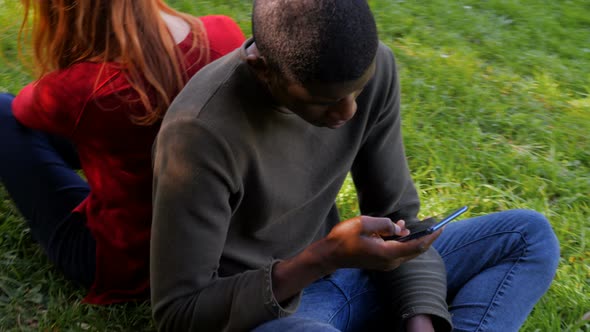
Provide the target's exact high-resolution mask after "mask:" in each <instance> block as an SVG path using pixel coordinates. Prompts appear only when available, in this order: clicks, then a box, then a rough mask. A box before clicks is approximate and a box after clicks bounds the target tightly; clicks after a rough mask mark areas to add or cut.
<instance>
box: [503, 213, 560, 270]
mask: <svg viewBox="0 0 590 332" xmlns="http://www.w3.org/2000/svg"><path fill="white" fill-rule="evenodd" d="M513 213H515V214H516V216H515V217H516V218H517V219H518V220H520V221H521V222H522V223H523V227H524V228H525V232H524V234H525V239H526V241H527V242H529V247H530V248H531V250H537V251H538V253H537V254H538V255H541V256H543V261H544V263H545V264H547V266H548V268H549V269H556V268H557V265H558V263H559V241H558V240H557V236H556V235H555V232H554V231H553V227H552V226H551V223H550V222H549V220H548V219H547V218H546V217H545V216H544V215H543V214H541V213H539V212H536V211H533V210H513Z"/></svg>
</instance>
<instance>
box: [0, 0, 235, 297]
mask: <svg viewBox="0 0 590 332" xmlns="http://www.w3.org/2000/svg"><path fill="white" fill-rule="evenodd" d="M23 4H24V8H25V18H24V21H23V26H25V25H26V23H27V22H28V21H29V20H28V16H29V15H33V16H32V41H33V49H34V56H35V63H36V65H37V68H38V69H39V79H38V80H37V81H35V82H33V83H31V84H29V85H28V86H26V87H25V88H24V89H23V90H22V91H21V92H20V93H19V94H18V95H17V96H16V97H13V96H11V95H8V94H2V95H0V159H1V160H2V162H1V163H0V180H1V181H2V183H3V184H4V186H5V188H6V190H7V191H8V193H9V194H10V195H11V197H12V198H13V200H14V202H15V204H16V206H17V207H18V209H19V211H20V212H21V213H22V215H23V216H24V218H25V220H26V221H27V223H28V225H29V227H30V228H31V234H32V236H33V238H34V239H35V240H36V241H38V242H39V243H40V245H41V246H42V248H43V249H44V251H45V252H46V253H47V255H48V257H49V258H50V260H51V261H52V262H53V263H55V264H56V265H57V266H58V267H59V268H60V269H61V270H62V271H63V272H64V274H65V275H66V277H67V278H69V279H71V280H74V281H76V282H79V283H81V284H82V285H84V286H86V287H88V288H89V291H88V294H87V296H86V297H85V299H84V300H85V301H86V302H88V303H95V304H108V303H115V302H124V301H129V300H135V299H144V298H147V297H148V296H149V281H148V276H149V271H148V259H149V257H148V256H149V238H150V222H151V209H152V207H151V179H152V170H151V146H152V142H153V140H154V138H155V136H156V134H157V132H158V129H159V126H160V121H161V119H162V117H163V115H164V113H165V111H166V109H167V107H168V106H169V104H170V102H171V101H172V100H173V98H174V97H175V96H176V94H177V93H178V92H179V91H180V90H181V89H182V87H183V86H184V84H185V83H186V82H187V81H188V79H189V78H190V77H191V76H192V75H193V74H195V72H197V71H198V70H199V69H200V68H202V67H203V66H204V65H205V64H207V63H209V62H211V61H213V60H215V59H217V58H219V57H221V56H222V55H224V54H226V53H228V52H230V51H232V50H233V49H235V48H236V47H238V46H240V45H241V44H242V42H243V41H244V35H243V33H242V32H241V30H240V29H239V27H238V26H237V25H236V24H235V22H234V21H232V20H231V19H229V18H227V17H224V16H204V17H200V18H195V17H192V16H190V15H187V14H183V13H180V12H178V11H175V10H173V9H172V8H170V7H169V6H167V5H166V4H165V3H164V2H163V1H162V0H141V1H137V0H93V1H75V0H44V1H35V0H23ZM23 31H24V30H21V33H22V32H23ZM79 168H81V169H82V170H83V173H84V176H85V178H86V180H87V181H86V180H84V179H83V178H82V177H80V175H79V174H78V173H77V172H76V171H75V170H76V169H79Z"/></svg>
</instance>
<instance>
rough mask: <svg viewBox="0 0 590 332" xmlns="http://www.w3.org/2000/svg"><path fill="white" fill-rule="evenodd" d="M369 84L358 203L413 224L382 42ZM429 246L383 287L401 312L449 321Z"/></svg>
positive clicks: (415, 201) (416, 203)
mask: <svg viewBox="0 0 590 332" xmlns="http://www.w3.org/2000/svg"><path fill="white" fill-rule="evenodd" d="M371 84H374V86H373V88H372V89H369V91H368V93H373V94H375V95H377V96H372V99H371V100H374V103H373V104H372V105H370V107H372V109H371V112H375V114H376V115H375V116H374V119H373V123H372V125H371V126H370V128H369V129H368V132H367V133H366V139H365V141H364V142H363V146H362V148H361V150H360V152H359V154H358V155H357V157H356V159H355V162H354V165H353V169H352V177H353V180H354V183H355V186H356V188H357V193H358V196H359V206H360V209H361V212H362V214H366V215H373V216H387V217H390V218H391V219H392V220H393V221H397V220H399V219H404V220H405V221H406V222H407V223H408V226H409V227H410V229H413V227H414V226H417V225H416V224H417V223H419V222H418V219H417V214H418V210H419V208H420V200H419V198H418V194H417V191H416V188H415V186H414V183H413V181H412V178H411V175H410V171H409V168H408V163H407V160H406V155H405V151H404V146H403V140H402V132H401V117H400V85H399V79H398V76H397V70H396V67H395V60H394V58H393V54H392V52H391V51H390V50H389V49H388V48H387V47H385V46H384V45H381V46H380V49H379V53H378V57H377V72H376V75H375V77H374V78H373V82H372V83H371ZM379 94H382V95H383V96H379ZM431 251H432V253H430V254H428V255H422V256H419V257H417V258H416V259H414V260H412V261H411V262H409V263H406V264H405V265H402V267H400V268H398V269H396V270H395V276H396V278H395V280H393V279H392V281H393V282H391V283H390V285H389V286H386V287H387V288H388V289H392V292H391V293H390V296H391V300H392V301H394V300H395V301H396V303H397V304H398V305H397V306H396V310H397V314H398V315H399V316H400V317H404V318H406V317H410V316H414V315H417V314H421V313H424V314H430V315H436V316H438V317H439V318H440V319H442V320H449V314H448V310H447V305H446V303H445V297H446V271H445V268H444V263H443V261H442V259H440V257H439V256H438V254H437V253H436V252H435V250H434V249H431ZM441 299H442V300H441ZM449 324H450V321H449Z"/></svg>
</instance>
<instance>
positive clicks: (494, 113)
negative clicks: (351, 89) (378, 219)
mask: <svg viewBox="0 0 590 332" xmlns="http://www.w3.org/2000/svg"><path fill="white" fill-rule="evenodd" d="M369 2H370V4H371V6H372V8H373V10H374V12H375V16H376V18H377V22H378V25H379V29H380V36H381V39H382V40H383V41H384V42H385V43H386V44H388V45H389V46H391V47H392V49H393V50H394V52H395V54H396V56H397V59H398V64H399V67H400V72H401V79H402V105H403V106H402V107H403V130H404V138H405V142H406V148H407V154H408V156H409V163H410V166H411V169H412V172H413V176H414V179H415V182H416V185H417V186H418V189H419V192H420V195H421V198H422V201H423V212H424V213H425V214H434V213H437V212H442V211H444V210H447V209H449V208H452V207H455V206H457V205H459V204H467V205H469V206H470V207H471V209H470V212H469V213H470V215H471V216H474V215H480V214H484V213H489V212H492V211H497V210H503V209H509V208H531V209H535V210H538V211H540V212H542V213H544V214H545V215H547V216H548V217H549V219H550V220H551V222H552V224H553V226H554V228H555V231H556V233H557V236H558V238H559V240H560V242H561V257H562V258H561V264H560V266H559V270H558V273H557V276H556V278H555V281H554V283H553V284H552V286H551V288H550V290H549V292H548V293H547V294H546V295H545V296H544V297H543V298H542V300H541V301H540V302H539V303H538V305H537V306H536V307H535V309H534V311H533V313H532V314H531V316H530V317H529V319H528V320H527V322H526V324H525V326H524V327H523V329H522V331H588V330H590V322H589V321H583V320H582V316H583V315H584V313H586V312H588V311H590V239H589V237H590V138H589V137H590V135H589V134H590V70H589V69H588V68H590V2H588V1H586V0H569V1H568V0H562V1H550V0H521V1H516V0H488V1H462V2H459V1H443V0H428V1H426V0H414V1H394V0H372V1H369ZM220 3H223V4H220ZM170 4H172V5H173V6H174V7H176V8H179V9H181V10H185V11H187V12H191V13H194V14H206V13H223V14H227V15H230V16H232V17H234V18H235V19H236V20H237V21H238V23H239V24H240V26H241V27H242V28H243V30H244V31H245V32H246V33H247V34H248V33H249V29H250V22H249V10H250V1H240V0H225V1H196V0H176V1H170ZM19 17H20V8H19V6H18V4H17V2H16V1H2V0H0V22H1V24H0V36H1V37H0V38H1V39H0V50H1V51H0V54H1V55H0V63H1V64H2V65H0V90H7V91H10V92H13V93H16V92H18V90H19V89H20V88H21V87H22V86H23V85H24V84H26V83H27V82H28V81H29V80H30V79H31V77H30V75H28V74H27V70H26V69H25V68H23V66H21V65H20V64H19V62H18V60H17V58H16V42H15V40H16V32H17V30H18V24H19ZM339 204H340V208H341V212H342V214H343V217H350V216H353V215H355V214H357V213H358V208H357V206H356V202H355V193H354V188H353V186H352V184H351V182H350V181H349V180H348V181H347V182H346V183H345V186H344V188H343V190H342V192H341V194H340V196H339ZM82 297H83V291H81V290H79V289H76V288H75V287H74V286H73V285H71V284H69V283H68V282H66V281H64V279H63V278H62V277H61V275H60V274H59V273H58V272H57V271H55V270H54V269H53V268H52V267H51V265H50V264H49V263H48V262H47V260H46V259H45V257H44V256H43V255H42V253H41V252H40V250H39V248H38V246H37V245H35V244H34V243H33V242H32V241H31V239H30V236H29V233H28V231H27V229H26V228H25V227H24V226H23V221H22V219H21V218H20V217H19V215H18V213H17V212H16V211H15V208H14V206H13V205H12V203H11V202H10V200H9V198H8V197H7V195H6V193H4V192H3V191H2V190H1V189H0V330H7V331H8V330H10V331H12V330H15V331H21V330H22V331H36V330H56V331H70V330H71V331H77V330H89V331H104V330H108V331H132V330H133V331H136V330H137V331H140V330H153V325H152V323H151V318H150V313H149V307H148V305H147V304H132V305H124V306H112V307H95V306H87V305H84V304H81V303H80V300H81V298H82Z"/></svg>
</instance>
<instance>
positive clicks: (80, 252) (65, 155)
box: [0, 93, 96, 286]
mask: <svg viewBox="0 0 590 332" xmlns="http://www.w3.org/2000/svg"><path fill="white" fill-rule="evenodd" d="M13 99H14V96H12V95H10V94H5V93H3V94H0V160H1V161H2V162H0V184H2V185H3V186H4V188H5V189H6V191H8V194H9V195H10V196H11V198H12V200H13V201H14V203H15V205H16V207H17V208H18V210H19V211H20V213H21V214H22V216H23V217H24V219H25V221H26V222H27V224H28V226H29V227H30V229H31V235H32V237H33V239H34V240H36V241H37V242H39V244H40V245H41V247H42V248H43V250H44V251H45V253H46V254H47V256H48V257H49V260H50V261H52V262H53V263H54V264H55V265H57V267H58V268H60V269H61V270H62V271H63V272H64V274H65V276H66V277H67V278H68V279H71V280H73V281H76V282H78V283H81V284H83V285H85V286H90V285H91V284H92V281H93V280H94V271H95V265H96V263H95V261H96V260H95V257H94V256H95V252H96V244H95V241H94V238H93V236H92V234H91V232H90V230H89V229H88V227H86V222H85V217H84V216H83V215H81V214H76V213H72V210H73V209H74V208H75V207H76V206H78V204H80V202H82V201H83V200H84V199H85V198H86V197H87V196H88V194H89V192H90V188H89V186H88V183H87V182H86V181H84V179H82V178H81V177H80V176H79V175H78V174H77V173H76V172H75V169H79V168H80V165H79V160H78V155H77V152H76V150H75V149H74V147H73V145H72V144H71V143H70V142H69V141H67V140H65V139H63V138H59V137H56V136H53V135H48V134H45V133H42V132H39V131H36V130H31V129H29V128H26V127H24V126H22V125H21V124H20V123H18V122H17V121H16V119H15V118H14V116H13V114H12V100H13Z"/></svg>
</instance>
